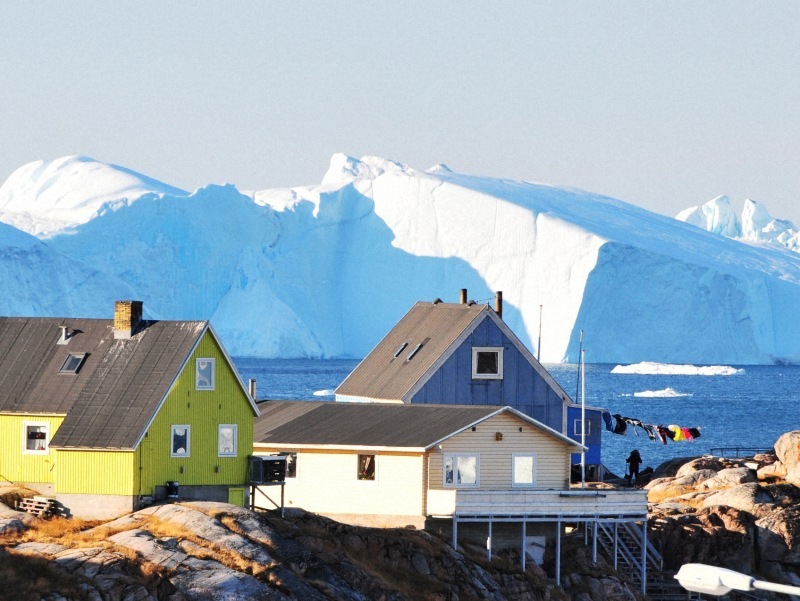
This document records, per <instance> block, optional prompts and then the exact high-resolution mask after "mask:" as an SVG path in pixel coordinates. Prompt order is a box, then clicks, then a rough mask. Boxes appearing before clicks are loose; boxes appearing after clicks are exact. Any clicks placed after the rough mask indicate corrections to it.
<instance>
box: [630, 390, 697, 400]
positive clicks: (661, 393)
mask: <svg viewBox="0 0 800 601" xmlns="http://www.w3.org/2000/svg"><path fill="white" fill-rule="evenodd" d="M692 394H693V393H691V392H678V391H677V390H675V389H674V388H669V387H668V388H665V389H664V390H642V391H641V392H634V393H633V396H635V397H648V398H679V397H690V396H692Z"/></svg>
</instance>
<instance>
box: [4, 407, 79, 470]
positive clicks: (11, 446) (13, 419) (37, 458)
mask: <svg viewBox="0 0 800 601" xmlns="http://www.w3.org/2000/svg"><path fill="white" fill-rule="evenodd" d="M63 421H64V416H63V415H58V416H56V415H49V416H42V415H0V480H4V481H10V482H42V483H52V482H54V469H55V465H56V454H57V451H56V450H55V449H50V450H49V451H48V453H47V454H45V455H40V454H28V453H23V452H22V449H23V444H24V440H23V437H24V434H23V425H22V424H23V422H37V423H47V424H49V425H50V438H51V439H52V438H53V435H54V434H55V433H56V430H58V428H59V427H60V426H61V423H62V422H63Z"/></svg>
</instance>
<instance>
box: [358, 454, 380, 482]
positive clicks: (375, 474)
mask: <svg viewBox="0 0 800 601" xmlns="http://www.w3.org/2000/svg"><path fill="white" fill-rule="evenodd" d="M362 457H372V478H362V477H361V458H362ZM377 481H378V454H377V453H356V482H377Z"/></svg>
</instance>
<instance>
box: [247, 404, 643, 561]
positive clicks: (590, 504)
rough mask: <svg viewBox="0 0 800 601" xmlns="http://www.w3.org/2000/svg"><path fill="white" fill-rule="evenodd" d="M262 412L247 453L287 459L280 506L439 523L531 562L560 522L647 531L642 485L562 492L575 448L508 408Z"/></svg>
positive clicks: (361, 518)
mask: <svg viewBox="0 0 800 601" xmlns="http://www.w3.org/2000/svg"><path fill="white" fill-rule="evenodd" d="M259 409H260V411H261V416H260V417H259V418H258V419H257V420H256V426H255V435H254V452H255V454H256V455H283V456H285V457H286V458H287V462H288V466H289V467H288V473H287V477H286V479H285V485H284V489H283V492H284V502H285V505H286V507H298V508H303V509H305V510H307V511H313V512H315V513H319V514H322V515H327V516H329V517H332V518H334V519H337V520H339V521H344V522H348V523H354V524H360V525H370V526H404V525H408V524H412V525H415V526H417V527H428V528H439V529H446V531H447V532H448V534H451V535H452V540H453V544H454V546H457V545H458V543H459V542H463V541H465V540H471V541H473V542H476V541H480V542H485V541H486V540H487V539H488V540H489V542H490V547H491V546H492V545H494V548H495V549H498V548H500V547H502V546H510V545H515V546H516V545H519V546H521V547H522V548H524V549H526V550H527V551H529V554H530V555H531V556H533V557H535V558H536V557H537V554H536V552H535V551H534V550H532V547H535V546H537V545H542V544H543V543H544V542H545V541H546V540H548V539H549V540H555V542H556V547H557V548H558V545H559V544H560V537H561V534H562V532H563V530H564V526H565V525H566V524H567V523H569V524H575V523H579V522H584V523H591V524H592V525H593V527H594V528H595V530H594V532H595V533H596V528H597V526H596V525H597V524H598V522H604V523H606V524H610V525H613V524H615V523H617V522H621V523H629V524H639V526H638V528H639V529H638V530H637V532H642V535H643V536H645V535H644V533H643V531H642V529H643V528H646V517H647V501H646V493H645V492H644V491H639V490H625V491H613V490H602V491H600V490H588V489H587V490H577V489H574V488H570V484H569V472H570V455H571V453H573V452H575V451H576V450H577V451H580V450H581V448H582V447H581V446H580V445H579V444H578V443H576V442H575V441H573V440H571V439H570V438H569V437H567V436H565V435H564V434H562V433H560V432H558V431H557V430H554V429H552V428H550V427H549V426H546V425H544V424H542V423H540V422H538V421H536V420H535V419H533V418H531V417H530V416H527V415H525V414H524V413H522V412H520V411H518V410H516V409H514V408H512V407H508V406H489V405H468V406H465V405H432V404H421V405H416V404H384V403H348V402H337V403H334V402H313V401H269V402H265V403H261V404H260V405H259ZM278 495H280V491H279V489H278V487H275V486H261V487H256V489H255V492H254V498H253V501H254V503H255V504H256V505H257V506H261V507H270V506H272V504H273V503H274V502H276V501H277V498H278ZM642 524H644V525H642ZM489 552H490V553H491V550H490V551H489ZM522 555H523V558H524V557H525V553H523V554H522ZM558 555H560V554H559V553H557V556H558ZM523 561H524V559H523ZM559 566H560V563H559ZM559 569H560V568H559V567H558V566H557V572H558V571H559ZM557 576H558V574H557Z"/></svg>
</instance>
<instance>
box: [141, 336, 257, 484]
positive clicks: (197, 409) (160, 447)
mask: <svg viewBox="0 0 800 601" xmlns="http://www.w3.org/2000/svg"><path fill="white" fill-rule="evenodd" d="M204 357H213V358H214V359H216V362H215V363H216V366H215V370H216V375H215V380H216V382H215V389H214V390H213V391H208V390H195V359H197V358H204ZM253 419H254V414H253V409H252V407H251V405H250V403H249V402H248V400H247V395H246V393H245V392H244V391H243V390H242V388H241V386H240V385H239V381H238V378H237V376H236V373H235V372H234V371H233V369H232V368H231V367H230V366H229V365H228V364H227V362H226V360H225V356H224V354H223V353H222V349H221V348H220V347H219V345H218V344H217V343H216V342H215V340H214V338H213V336H212V335H211V334H210V333H206V334H205V336H204V337H203V339H202V340H201V341H200V344H199V345H198V347H197V349H196V350H195V352H194V353H193V354H192V356H191V358H190V359H189V361H188V362H187V363H186V367H185V368H184V370H183V373H182V374H181V375H180V377H179V378H178V380H177V382H176V383H175V385H174V386H173V389H172V390H171V391H170V393H169V395H168V396H167V400H166V402H165V403H164V405H163V406H162V408H161V410H160V411H159V412H158V415H157V416H156V419H155V420H154V421H153V423H152V424H151V425H150V428H149V429H148V431H147V435H146V436H145V438H143V439H142V442H141V444H140V445H139V447H138V449H137V452H136V456H137V462H138V463H139V464H141V466H142V469H141V474H142V477H141V482H140V483H139V488H140V490H139V491H137V494H143V495H150V494H153V493H154V487H155V486H164V484H165V483H166V482H167V481H176V482H178V483H180V484H181V485H183V486H192V485H242V484H245V483H246V482H247V458H248V456H249V455H250V454H251V453H252V451H253ZM183 424H188V425H189V426H190V427H191V429H190V448H189V451H190V456H189V457H181V458H177V457H171V455H170V442H171V434H172V430H171V426H173V425H183ZM218 424H238V437H237V447H238V448H237V455H236V457H219V456H218V447H217V436H218V427H217V426H218ZM181 468H183V473H181V472H180V469H181ZM217 469H218V471H216V470H217Z"/></svg>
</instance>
